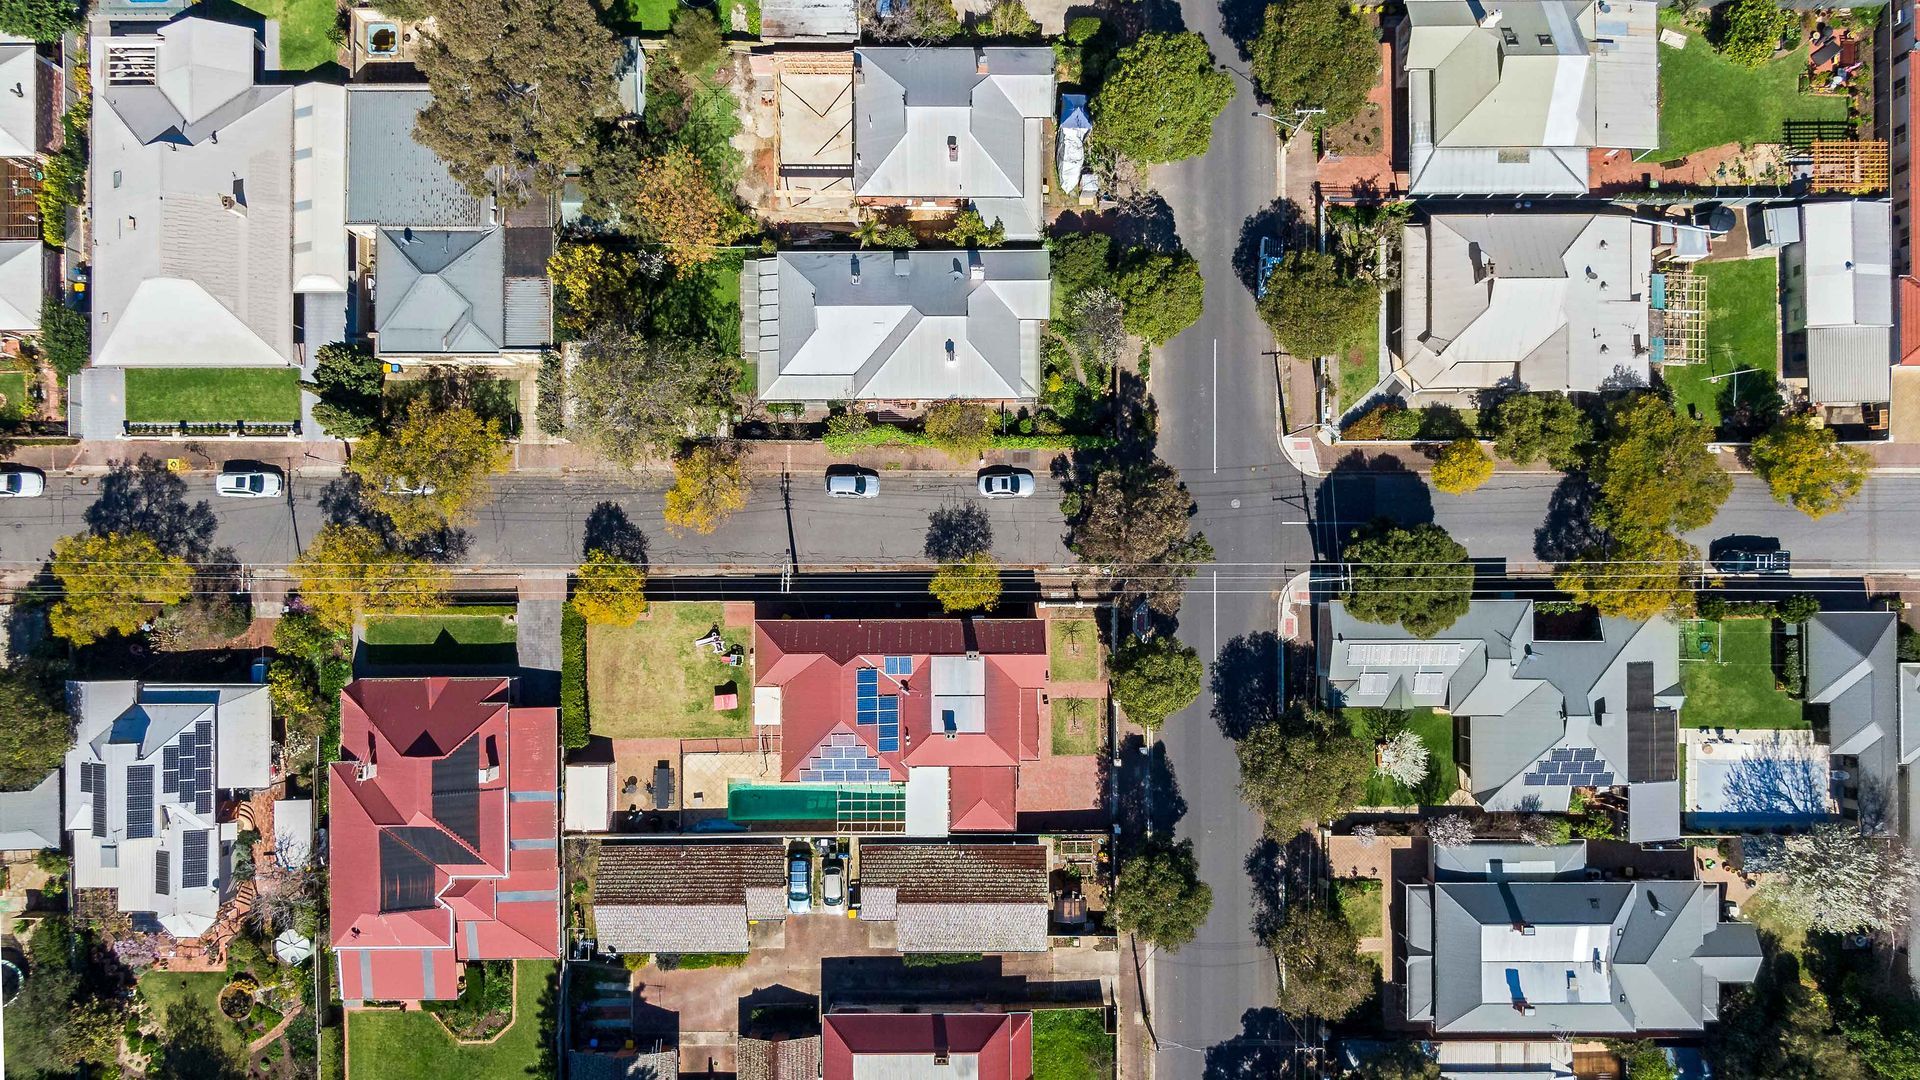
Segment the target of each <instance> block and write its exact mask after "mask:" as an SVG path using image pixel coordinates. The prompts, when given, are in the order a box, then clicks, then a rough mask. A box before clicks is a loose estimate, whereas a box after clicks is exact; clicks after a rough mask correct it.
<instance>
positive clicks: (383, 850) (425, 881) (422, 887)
mask: <svg viewBox="0 0 1920 1080" xmlns="http://www.w3.org/2000/svg"><path fill="white" fill-rule="evenodd" d="M432 906H433V864H432V863H430V862H428V861H427V860H426V859H424V858H422V857H421V856H420V854H419V853H418V852H416V851H414V850H413V849H412V848H410V847H408V846H407V845H405V844H403V843H401V842H400V841H399V839H397V838H396V837H394V836H392V835H391V830H382V831H381V833H380V910H381V911H418V910H420V909H422V908H429V907H432Z"/></svg>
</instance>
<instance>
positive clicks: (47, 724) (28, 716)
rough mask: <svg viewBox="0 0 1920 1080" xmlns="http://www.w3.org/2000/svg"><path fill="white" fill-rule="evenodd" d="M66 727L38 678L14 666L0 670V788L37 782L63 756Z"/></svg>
mask: <svg viewBox="0 0 1920 1080" xmlns="http://www.w3.org/2000/svg"><path fill="white" fill-rule="evenodd" d="M70 729H71V724H70V723H69V722H68V720H67V712H66V710H65V709H63V708H61V707H60V704H59V703H58V702H56V701H54V700H53V699H52V698H51V696H50V695H49V694H48V693H47V687H46V686H45V685H43V684H42V682H41V680H39V679H36V678H33V677H32V676H30V675H28V674H27V673H26V672H24V671H22V670H21V669H19V668H17V667H16V668H12V669H8V670H0V791H26V790H28V789H30V788H34V787H37V786H39V784H40V781H42V780H45V779H46V778H47V774H48V773H51V772H52V771H53V770H55V769H57V768H59V767H60V762H61V761H62V760H63V759H64V758H65V757H66V754H67V747H68V745H69V744H70V743H72V741H73V740H72V737H71V733H70Z"/></svg>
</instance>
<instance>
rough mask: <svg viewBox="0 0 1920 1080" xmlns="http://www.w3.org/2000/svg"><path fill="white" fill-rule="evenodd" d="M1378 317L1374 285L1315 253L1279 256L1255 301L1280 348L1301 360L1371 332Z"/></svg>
mask: <svg viewBox="0 0 1920 1080" xmlns="http://www.w3.org/2000/svg"><path fill="white" fill-rule="evenodd" d="M1379 316H1380V290H1379V288H1378V287H1377V286H1375V285H1374V284H1372V283H1371V282H1368V281H1365V280H1362V279H1360V278H1358V277H1355V276H1353V275H1351V274H1348V273H1345V272H1344V271H1342V270H1341V269H1340V264H1339V262H1338V261H1337V260H1335V259H1334V257H1333V256H1331V255H1324V254H1321V253H1320V252H1318V251H1295V252H1292V253H1291V254H1289V255H1288V256H1287V257H1286V258H1285V259H1284V260H1282V261H1281V263H1280V265H1279V266H1278V267H1276V268H1275V269H1274V271H1273V274H1272V276H1271V277H1269V278H1268V279H1267V295H1266V296H1265V297H1264V298H1262V299H1261V301H1260V317H1261V318H1263V319H1265V320H1266V322H1267V326H1268V327H1270V328H1271V329H1272V330H1273V336H1274V338H1275V339H1276V340H1278V341H1279V342H1280V347H1281V348H1282V349H1284V350H1286V352H1287V353H1288V354H1289V355H1291V356H1295V357H1298V358H1299V359H1302V360H1311V359H1313V358H1314V357H1316V356H1328V355H1331V354H1333V353H1336V352H1339V351H1340V350H1342V349H1344V348H1346V347H1347V346H1348V345H1351V344H1353V343H1354V342H1355V341H1356V340H1358V339H1359V338H1360V335H1362V334H1365V333H1368V332H1370V331H1371V330H1372V329H1373V327H1374V326H1375V325H1376V324H1377V320H1378V319H1379Z"/></svg>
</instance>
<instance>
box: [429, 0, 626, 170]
mask: <svg viewBox="0 0 1920 1080" xmlns="http://www.w3.org/2000/svg"><path fill="white" fill-rule="evenodd" d="M432 8H433V15H434V31H433V33H432V34H430V35H427V36H426V38H425V41H424V42H423V43H422V47H421V49H420V54H419V59H418V61H417V64H418V67H419V69H420V73H421V75H423V76H425V78H426V80H427V85H428V87H430V88H431V89H432V90H433V103H432V104H431V105H429V106H427V108H426V109H424V110H423V111H422V112H421V113H420V117H419V120H418V122H417V123H416V124H415V126H414V133H415V137H416V138H418V139H419V140H420V142H421V144H422V145H424V146H426V147H428V148H429V149H431V150H433V152H434V153H435V154H437V155H438V156H439V158H440V160H441V161H442V162H444V163H445V164H446V166H447V169H448V171H449V172H451V173H452V174H453V176H454V179H456V180H458V181H459V182H460V183H461V184H463V185H465V187H466V188H467V190H469V191H470V192H472V193H473V194H474V195H476V196H484V195H486V194H488V193H490V192H494V191H495V188H496V185H497V189H498V190H497V194H499V195H500V197H501V198H502V199H503V200H504V201H506V202H507V203H509V204H517V203H520V202H524V201H525V200H526V199H527V198H528V197H529V195H531V194H533V193H538V194H540V195H543V196H551V195H557V194H558V193H559V190H560V186H561V183H562V181H563V180H564V179H565V177H566V174H567V171H568V170H569V169H570V168H572V167H574V166H577V165H579V164H581V162H582V161H584V160H585V158H586V155H587V151H588V146H589V143H590V140H591V137H592V135H593V130H594V125H595V123H596V122H597V120H598V119H599V117H600V116H601V114H602V113H603V112H605V111H606V110H607V109H608V108H609V107H611V105H612V103H613V100H614V95H613V71H614V67H615V65H616V64H617V63H618V61H619V59H620V46H619V43H618V42H617V41H615V40H614V37H613V34H612V33H611V32H610V31H608V30H607V29H606V27H605V26H603V25H601V23H600V19H599V16H598V15H597V13H596V12H595V11H594V7H593V5H592V4H591V3H588V0H474V2H471V3H460V4H438V3H436V4H433V5H432Z"/></svg>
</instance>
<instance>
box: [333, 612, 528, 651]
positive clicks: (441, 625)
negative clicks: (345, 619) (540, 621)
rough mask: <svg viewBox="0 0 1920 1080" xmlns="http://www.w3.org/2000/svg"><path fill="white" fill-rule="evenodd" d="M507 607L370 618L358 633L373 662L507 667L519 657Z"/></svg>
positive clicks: (516, 637)
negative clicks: (504, 665)
mask: <svg viewBox="0 0 1920 1080" xmlns="http://www.w3.org/2000/svg"><path fill="white" fill-rule="evenodd" d="M513 613H514V609H513V608H511V607H505V606H501V607H484V608H454V609H449V610H446V611H435V612H429V613H425V614H418V615H371V616H368V618H367V622H366V627H365V628H364V629H363V630H362V631H361V634H360V640H361V641H362V642H364V643H365V644H366V646H367V651H368V659H369V660H371V661H372V662H374V663H376V664H433V663H443V664H511V663H513V661H514V660H515V658H516V657H517V656H518V655H519V653H518V650H517V649H516V648H515V643H516V642H517V641H518V636H517V634H516V631H515V627H514V624H513V623H512V622H510V621H508V617H509V616H511V615H512V614H513Z"/></svg>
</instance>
